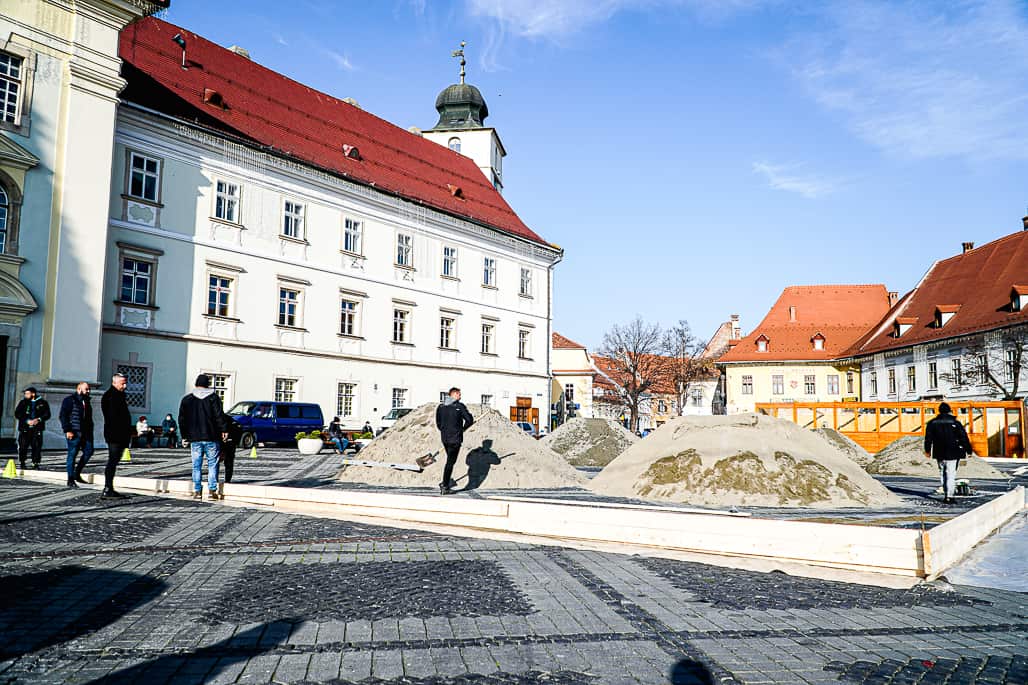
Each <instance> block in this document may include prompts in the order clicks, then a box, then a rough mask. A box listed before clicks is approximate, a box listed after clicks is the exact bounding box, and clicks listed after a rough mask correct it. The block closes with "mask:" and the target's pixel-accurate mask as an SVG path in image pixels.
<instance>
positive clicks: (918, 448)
mask: <svg viewBox="0 0 1028 685" xmlns="http://www.w3.org/2000/svg"><path fill="white" fill-rule="evenodd" d="M867 472H868V473H877V474H879V475H882V476H921V477H923V478H938V477H939V465H938V462H936V461H935V460H934V459H929V458H928V457H926V456H925V455H924V438H920V437H918V436H916V435H911V436H908V437H905V438H900V439H899V440H896V441H895V442H892V443H890V444H889V445H888V446H887V447H886V448H885V449H884V450H882V451H881V452H879V453H878V454H876V455H875V458H874V461H872V462H871V463H870V464H868V465H867ZM957 478H1004V479H1005V478H1006V476H1005V475H1003V473H1001V472H1000V471H998V470H997V469H995V468H993V467H992V465H991V464H989V462H987V461H985V460H984V459H982V458H981V457H974V456H972V457H968V458H967V459H961V460H960V465H959V466H958V467H957Z"/></svg>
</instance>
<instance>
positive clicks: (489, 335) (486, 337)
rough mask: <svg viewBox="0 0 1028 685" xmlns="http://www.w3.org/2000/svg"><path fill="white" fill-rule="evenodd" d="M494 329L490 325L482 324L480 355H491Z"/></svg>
mask: <svg viewBox="0 0 1028 685" xmlns="http://www.w3.org/2000/svg"><path fill="white" fill-rule="evenodd" d="M494 331H495V327H494V326H493V325H492V324H491V323H484V324H482V354H492V353H493V332H494Z"/></svg>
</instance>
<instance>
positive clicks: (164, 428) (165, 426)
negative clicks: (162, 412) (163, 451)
mask: <svg viewBox="0 0 1028 685" xmlns="http://www.w3.org/2000/svg"><path fill="white" fill-rule="evenodd" d="M161 432H162V433H164V434H165V435H167V434H168V433H178V424H177V423H175V419H164V420H163V421H161Z"/></svg>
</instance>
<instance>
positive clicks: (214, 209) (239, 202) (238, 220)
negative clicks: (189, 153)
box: [211, 176, 243, 226]
mask: <svg viewBox="0 0 1028 685" xmlns="http://www.w3.org/2000/svg"><path fill="white" fill-rule="evenodd" d="M219 184H224V185H225V188H226V192H225V193H222V191H220V190H218V185H219ZM212 187H213V190H214V193H213V198H212V200H213V203H212V206H211V218H212V219H214V220H215V221H221V222H224V223H226V224H231V225H232V226H242V225H243V220H242V210H243V184H241V183H239V182H238V181H230V180H228V179H226V178H222V177H218V176H216V177H215V178H214V184H213V186H212ZM233 187H234V188H235V189H236V194H235V196H234V198H235V200H234V205H233V207H234V210H235V217H234V218H232V219H229V218H226V217H222V216H218V206H219V205H218V201H219V200H220V199H222V198H223V197H224V198H226V199H225V205H224V206H225V207H226V208H227V207H228V206H229V200H230V199H232V198H233V196H232V195H231V194H230V193H228V192H227V190H228V188H233Z"/></svg>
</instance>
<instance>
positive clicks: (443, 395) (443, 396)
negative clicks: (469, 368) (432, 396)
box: [439, 390, 450, 404]
mask: <svg viewBox="0 0 1028 685" xmlns="http://www.w3.org/2000/svg"><path fill="white" fill-rule="evenodd" d="M449 396H450V393H448V392H446V391H445V390H440V391H439V404H443V403H444V402H446V398H447V397H449Z"/></svg>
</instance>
